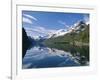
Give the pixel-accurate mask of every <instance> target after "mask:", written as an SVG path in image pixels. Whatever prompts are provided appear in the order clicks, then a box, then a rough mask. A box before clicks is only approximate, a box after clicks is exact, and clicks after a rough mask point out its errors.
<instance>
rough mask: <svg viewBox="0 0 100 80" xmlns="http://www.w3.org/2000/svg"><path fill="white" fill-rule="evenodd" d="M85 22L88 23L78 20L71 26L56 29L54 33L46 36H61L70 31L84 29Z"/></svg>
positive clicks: (77, 31)
mask: <svg viewBox="0 0 100 80" xmlns="http://www.w3.org/2000/svg"><path fill="white" fill-rule="evenodd" d="M87 24H89V23H85V22H83V21H78V22H77V23H75V24H74V25H73V26H71V27H70V28H69V29H60V30H57V31H56V32H55V33H51V34H49V35H48V38H54V37H58V36H63V35H65V34H67V33H71V32H72V31H74V32H76V33H79V32H80V31H84V30H85V28H86V25H87Z"/></svg>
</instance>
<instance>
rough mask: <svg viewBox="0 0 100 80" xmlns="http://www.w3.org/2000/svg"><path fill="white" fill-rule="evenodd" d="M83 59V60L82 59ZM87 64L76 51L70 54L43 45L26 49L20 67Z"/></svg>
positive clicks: (83, 57)
mask: <svg viewBox="0 0 100 80" xmlns="http://www.w3.org/2000/svg"><path fill="white" fill-rule="evenodd" d="M82 59H83V60H82ZM82 64H84V65H88V60H87V59H85V56H80V54H79V53H78V52H76V53H75V54H73V55H72V54H71V52H65V51H63V50H58V49H55V48H48V47H44V46H42V47H41V46H33V47H31V48H29V49H28V50H27V51H26V55H25V57H24V58H23V60H22V68H23V69H29V68H49V67H68V66H69V67H71V66H81V65H82Z"/></svg>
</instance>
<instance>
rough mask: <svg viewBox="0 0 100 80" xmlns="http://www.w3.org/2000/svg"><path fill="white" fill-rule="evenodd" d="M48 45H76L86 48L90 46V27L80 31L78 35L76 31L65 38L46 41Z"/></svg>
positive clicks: (87, 26)
mask: <svg viewBox="0 0 100 80" xmlns="http://www.w3.org/2000/svg"><path fill="white" fill-rule="evenodd" d="M44 44H46V45H53V46H54V45H58V44H59V45H61V44H62V45H63V44H67V45H75V46H82V45H83V46H85V45H89V25H86V26H85V30H84V31H80V32H79V33H76V31H72V32H71V33H67V34H65V35H64V36H59V37H56V38H49V39H47V40H45V41H44Z"/></svg>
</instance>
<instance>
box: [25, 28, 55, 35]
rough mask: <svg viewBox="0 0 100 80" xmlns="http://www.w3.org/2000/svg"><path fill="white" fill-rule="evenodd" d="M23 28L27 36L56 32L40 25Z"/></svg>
mask: <svg viewBox="0 0 100 80" xmlns="http://www.w3.org/2000/svg"><path fill="white" fill-rule="evenodd" d="M25 30H26V32H27V35H28V36H33V37H37V36H46V35H48V34H51V33H55V32H56V30H52V29H46V28H44V27H41V26H34V27H25Z"/></svg>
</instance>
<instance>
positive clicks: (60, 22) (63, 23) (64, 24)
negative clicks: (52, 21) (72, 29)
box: [58, 20, 69, 28]
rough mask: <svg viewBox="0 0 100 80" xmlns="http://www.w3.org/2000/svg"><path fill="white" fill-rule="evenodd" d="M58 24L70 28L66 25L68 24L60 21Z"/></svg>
mask: <svg viewBox="0 0 100 80" xmlns="http://www.w3.org/2000/svg"><path fill="white" fill-rule="evenodd" d="M58 23H60V24H62V25H64V26H65V27H66V28H68V27H69V26H68V25H67V24H66V22H64V21H61V20H59V21H58Z"/></svg>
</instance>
